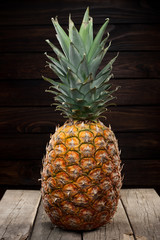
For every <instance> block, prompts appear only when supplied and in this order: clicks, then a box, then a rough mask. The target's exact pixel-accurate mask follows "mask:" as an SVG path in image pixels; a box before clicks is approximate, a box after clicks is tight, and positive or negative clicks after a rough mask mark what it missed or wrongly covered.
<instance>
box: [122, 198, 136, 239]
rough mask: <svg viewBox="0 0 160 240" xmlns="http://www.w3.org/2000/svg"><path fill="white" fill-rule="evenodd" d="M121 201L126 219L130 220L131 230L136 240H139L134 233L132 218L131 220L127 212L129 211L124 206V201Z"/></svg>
mask: <svg viewBox="0 0 160 240" xmlns="http://www.w3.org/2000/svg"><path fill="white" fill-rule="evenodd" d="M120 201H121V203H122V206H123V208H124V211H125V214H126V217H127V219H128V223H129V225H130V227H131V230H132V232H133V237H134V240H137V238H136V235H135V232H134V228H133V226H132V224H131V221H130V218H129V215H128V212H127V209H126V207H125V205H124V203H123V200H122V199H120Z"/></svg>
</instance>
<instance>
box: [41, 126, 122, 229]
mask: <svg viewBox="0 0 160 240" xmlns="http://www.w3.org/2000/svg"><path fill="white" fill-rule="evenodd" d="M119 155H120V154H119V150H118V146H117V140H116V138H115V135H114V133H113V132H112V130H111V129H110V128H108V127H106V126H105V125H104V124H103V123H102V122H100V121H96V122H93V121H87V122H85V121H72V122H71V121H69V122H66V123H65V124H64V125H63V126H61V127H59V128H57V130H56V132H55V133H54V134H53V135H52V136H51V139H50V141H49V145H48V146H47V147H46V155H45V157H44V159H43V170H42V173H41V175H42V187H41V192H42V199H43V204H44V208H45V211H46V213H47V214H48V216H49V217H50V219H51V221H52V222H53V223H54V224H56V225H58V226H59V227H61V228H65V229H68V230H91V229H95V228H97V227H100V226H102V225H104V224H106V223H107V222H109V221H110V219H111V218H112V216H113V215H114V213H115V211H116V208H117V204H118V200H119V194H120V193H119V192H120V188H121V168H120V156H119Z"/></svg>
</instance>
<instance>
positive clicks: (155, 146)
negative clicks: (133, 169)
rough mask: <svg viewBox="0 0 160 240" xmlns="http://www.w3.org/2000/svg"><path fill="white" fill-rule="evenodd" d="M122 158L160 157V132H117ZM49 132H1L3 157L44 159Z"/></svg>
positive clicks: (0, 144) (0, 140)
mask: <svg viewBox="0 0 160 240" xmlns="http://www.w3.org/2000/svg"><path fill="white" fill-rule="evenodd" d="M116 137H117V139H118V142H119V148H120V149H121V150H122V155H121V157H122V159H144V158H146V159H149V158H150V156H152V158H153V159H157V158H159V149H160V133H159V132H155V133H154V132H148V133H147V132H144V133H143V132H142V133H141V132H140V133H136V132H133V133H130V132H127V133H122V132H121V133H117V134H116ZM48 141H49V134H38V133H37V134H36V133H35V134H1V135H0V146H1V159H4V160H5V159H6V160H7V159H8V160H9V159H15V160H29V159H42V157H43V154H44V153H45V146H46V143H47V142H48Z"/></svg>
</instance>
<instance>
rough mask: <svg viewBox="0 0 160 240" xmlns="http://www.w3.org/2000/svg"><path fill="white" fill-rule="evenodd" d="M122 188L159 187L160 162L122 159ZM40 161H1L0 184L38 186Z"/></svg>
mask: <svg viewBox="0 0 160 240" xmlns="http://www.w3.org/2000/svg"><path fill="white" fill-rule="evenodd" d="M122 164H124V167H123V170H122V175H123V176H124V180H123V186H138V185H139V186H144V187H146V186H160V178H159V172H160V160H158V159H157V160H155V159H148V160H142V159H133V160H125V159H122ZM41 168H42V163H41V159H37V160H27V161H26V160H13V159H10V160H1V161H0V183H1V184H3V185H10V186H15V185H16V186H17V185H18V186H40V181H39V180H38V179H40V178H41V176H40V170H41Z"/></svg>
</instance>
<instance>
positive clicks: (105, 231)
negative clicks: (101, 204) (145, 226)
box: [83, 201, 134, 240]
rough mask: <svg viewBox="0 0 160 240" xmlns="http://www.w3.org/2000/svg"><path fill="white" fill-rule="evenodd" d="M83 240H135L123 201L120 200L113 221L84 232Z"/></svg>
mask: <svg viewBox="0 0 160 240" xmlns="http://www.w3.org/2000/svg"><path fill="white" fill-rule="evenodd" d="M83 240H134V237H133V232H132V229H131V227H130V224H129V222H128V219H127V216H126V214H125V211H124V209H123V206H122V203H121V201H119V205H118V209H117V212H116V214H115V215H114V217H113V219H112V220H111V223H108V224H106V225H105V226H103V227H101V228H99V229H97V230H94V231H91V232H84V233H83Z"/></svg>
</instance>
